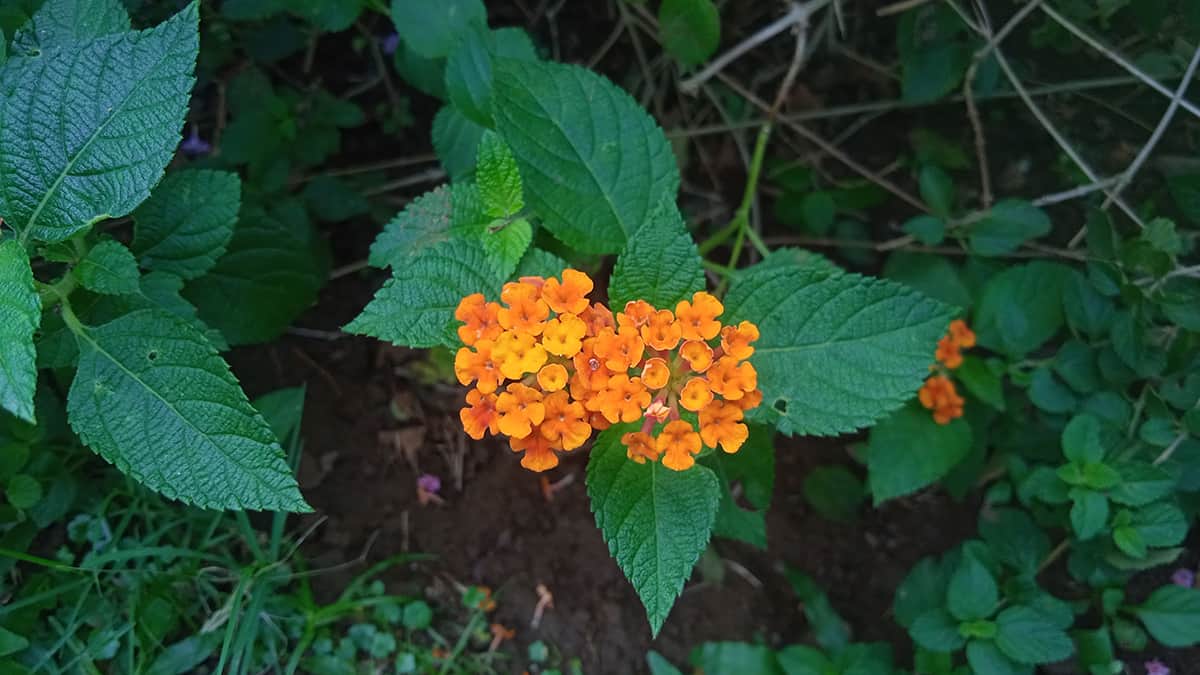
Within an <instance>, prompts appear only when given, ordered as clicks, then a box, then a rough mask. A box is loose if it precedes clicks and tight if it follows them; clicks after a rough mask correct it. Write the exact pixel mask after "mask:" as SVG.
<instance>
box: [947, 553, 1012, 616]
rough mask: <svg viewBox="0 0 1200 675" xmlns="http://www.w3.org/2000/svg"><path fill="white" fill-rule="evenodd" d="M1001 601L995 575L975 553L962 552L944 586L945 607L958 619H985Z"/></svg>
mask: <svg viewBox="0 0 1200 675" xmlns="http://www.w3.org/2000/svg"><path fill="white" fill-rule="evenodd" d="M999 601H1000V589H999V588H998V587H997V586H996V578H995V577H994V576H992V573H991V572H990V571H989V570H988V568H987V567H984V565H983V563H981V562H979V561H978V560H977V559H976V558H975V556H973V555H971V554H969V553H964V554H963V556H962V560H960V561H959V563H958V568H957V569H955V570H954V574H953V575H952V576H951V577H950V585H949V587H948V588H947V589H946V608H947V609H948V610H950V613H951V614H952V615H954V618H956V619H958V620H959V621H974V620H976V619H986V618H988V617H989V616H991V615H992V612H993V611H994V610H995V609H996V603H997V602H999Z"/></svg>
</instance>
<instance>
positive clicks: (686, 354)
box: [679, 340, 713, 373]
mask: <svg viewBox="0 0 1200 675" xmlns="http://www.w3.org/2000/svg"><path fill="white" fill-rule="evenodd" d="M679 355H680V356H682V357H683V358H684V360H686V361H687V362H688V365H689V366H691V367H692V370H694V371H696V372H697V373H703V372H704V371H706V370H708V368H709V366H711V365H712V363H713V350H712V347H709V346H708V343H707V342H701V341H699V340H688V341H687V342H685V343H683V346H682V347H680V348H679Z"/></svg>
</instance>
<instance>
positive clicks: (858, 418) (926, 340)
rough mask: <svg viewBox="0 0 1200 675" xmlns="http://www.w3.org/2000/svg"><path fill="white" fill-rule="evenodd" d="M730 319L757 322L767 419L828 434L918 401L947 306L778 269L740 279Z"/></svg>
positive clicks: (888, 288)
mask: <svg viewBox="0 0 1200 675" xmlns="http://www.w3.org/2000/svg"><path fill="white" fill-rule="evenodd" d="M725 317H726V318H724V319H723V321H726V322H727V323H731V322H737V321H742V320H749V321H753V322H754V323H755V324H757V325H758V328H759V332H760V333H761V335H762V337H761V338H760V339H759V340H758V342H757V343H755V344H756V348H755V352H754V356H752V357H751V362H752V363H753V364H754V367H755V368H756V369H758V386H759V388H760V389H761V390H762V392H763V396H764V401H763V405H762V408H760V409H761V410H763V413H761V415H763V416H766V417H767V418H768V419H769V420H770V421H772V422H773V423H776V424H778V426H779V430H780V431H781V432H783V433H785V434H794V433H805V434H818V435H831V434H838V433H843V432H847V431H852V430H854V429H857V428H859V427H863V426H866V425H868V424H871V423H872V422H874V421H876V420H878V419H879V418H881V417H883V416H884V415H886V414H887V413H889V412H891V411H892V410H895V409H896V408H899V407H900V405H901V404H902V403H904V401H906V400H907V399H909V398H910V397H911V396H912V395H913V393H914V392H915V391H916V390H917V388H918V387H919V386H920V385H921V382H922V381H923V380H924V378H925V377H926V376H927V375H928V374H929V364H930V363H931V362H932V359H933V351H934V348H935V346H936V344H937V340H938V338H940V337H941V335H942V333H943V332H944V331H945V330H946V326H947V324H948V323H949V320H950V309H949V308H948V307H946V306H945V305H943V304H941V303H939V302H937V301H934V300H931V299H929V298H927V297H925V296H923V295H921V294H920V293H917V292H916V291H913V290H912V289H909V288H907V287H905V286H901V285H899V284H896V283H892V282H889V281H882V280H879V279H871V278H867V277H861V276H859V275H857V274H828V273H821V272H814V271H810V270H804V269H802V268H798V267H795V266H788V265H779V266H770V267H766V268H762V269H755V268H751V269H749V270H747V271H746V272H744V273H742V274H739V275H738V276H737V277H736V279H735V280H734V282H733V284H732V286H731V287H730V289H729V293H728V295H727V296H726V297H725Z"/></svg>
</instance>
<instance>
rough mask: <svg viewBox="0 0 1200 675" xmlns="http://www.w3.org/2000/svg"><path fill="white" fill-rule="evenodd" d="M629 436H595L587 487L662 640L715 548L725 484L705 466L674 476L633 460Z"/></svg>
mask: <svg viewBox="0 0 1200 675" xmlns="http://www.w3.org/2000/svg"><path fill="white" fill-rule="evenodd" d="M625 431H628V429H627V428H625V427H623V426H618V427H613V428H611V429H608V430H606V431H604V432H602V433H601V434H600V436H599V437H598V438H597V439H596V443H595V446H594V447H593V448H592V452H591V456H590V457H589V459H588V469H587V490H588V496H589V497H590V498H591V500H592V512H593V513H594V514H595V515H596V526H597V527H599V528H600V532H601V533H602V534H603V535H604V540H605V541H606V542H608V550H609V552H610V553H611V554H612V555H613V557H614V558H616V561H617V564H618V565H620V567H621V570H622V571H623V572H625V576H626V577H627V578H628V579H629V581H630V582H631V583H632V584H633V587H634V590H636V591H637V593H638V596H639V597H640V598H641V599H642V603H643V604H644V605H645V606H646V617H647V619H649V621H650V630H651V632H652V633H653V634H655V635H657V634H658V631H659V629H660V628H662V624H663V622H664V621H665V620H666V618H667V614H668V613H669V612H670V611H671V606H672V605H673V604H674V603H675V598H677V597H678V596H679V593H680V592H681V591H682V590H683V584H684V582H685V581H687V578H688V577H689V576H690V575H691V573H692V567H693V566H694V565H695V564H696V561H697V560H699V559H700V554H701V553H702V552H703V551H704V547H705V546H707V545H708V539H709V536H710V534H711V532H712V526H713V521H714V520H715V518H716V515H717V505H718V503H719V501H720V486H719V484H718V481H717V477H716V476H715V475H714V474H713V472H712V471H710V470H709V469H708V468H706V467H704V466H694V467H692V468H691V469H688V470H687V471H672V470H671V469H668V468H666V467H665V466H663V465H662V464H661V463H659V462H647V463H645V464H638V463H636V462H633V461H631V460H630V459H628V458H627V457H626V456H625V446H624V445H623V444H622V443H621V435H622V434H623V433H624V432H625ZM712 672H717V671H712Z"/></svg>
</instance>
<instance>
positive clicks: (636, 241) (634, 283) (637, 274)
mask: <svg viewBox="0 0 1200 675" xmlns="http://www.w3.org/2000/svg"><path fill="white" fill-rule="evenodd" d="M703 289H704V268H703V267H702V266H701V258H700V253H699V251H698V250H697V248H696V242H695V240H693V239H692V235H691V233H690V232H688V230H687V227H686V226H685V225H684V223H683V217H682V216H681V215H680V214H679V209H678V208H676V207H675V204H674V202H672V201H663V203H662V204H660V205H659V208H657V209H655V210H654V212H653V213H652V214H651V216H650V219H649V220H647V221H646V223H645V224H644V225H642V226H641V227H639V228H638V229H637V230H636V231H635V232H634V233H633V236H631V237H630V238H629V241H628V242H626V243H625V248H624V250H622V251H621V255H620V256H618V257H617V263H616V265H614V266H613V273H612V277H611V278H610V279H609V283H608V296H609V300H610V302H611V304H612V306H613V307H616V308H622V307H624V306H625V303H627V302H630V301H632V300H645V301H646V302H648V303H650V304H651V305H654V306H655V307H657V308H660V309H670V310H672V311H674V309H675V305H676V304H677V303H678V302H679V301H680V300H685V299H690V298H691V297H692V294H693V293H695V292H696V291H699V290H703Z"/></svg>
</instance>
